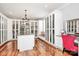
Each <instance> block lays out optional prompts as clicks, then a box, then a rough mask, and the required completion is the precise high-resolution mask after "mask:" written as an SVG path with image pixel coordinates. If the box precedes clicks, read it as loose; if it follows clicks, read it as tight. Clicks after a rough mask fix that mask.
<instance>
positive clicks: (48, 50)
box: [0, 39, 70, 56]
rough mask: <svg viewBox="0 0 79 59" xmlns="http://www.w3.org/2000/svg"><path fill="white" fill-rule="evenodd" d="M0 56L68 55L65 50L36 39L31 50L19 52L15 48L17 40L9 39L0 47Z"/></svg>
mask: <svg viewBox="0 0 79 59" xmlns="http://www.w3.org/2000/svg"><path fill="white" fill-rule="evenodd" d="M0 56H70V55H69V54H68V53H67V52H64V53H63V52H62V51H61V50H59V49H57V48H55V47H52V46H51V45H48V44H47V43H46V44H45V42H43V41H41V40H39V39H37V40H36V41H35V47H34V49H32V50H26V51H22V52H19V51H18V50H17V41H16V40H11V41H9V42H7V43H6V44H5V45H3V46H2V47H0Z"/></svg>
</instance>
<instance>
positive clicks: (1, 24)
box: [0, 14, 8, 44]
mask: <svg viewBox="0 0 79 59" xmlns="http://www.w3.org/2000/svg"><path fill="white" fill-rule="evenodd" d="M7 35H8V34H7V18H6V17H4V16H3V15H2V14H0V44H2V43H4V42H5V41H7Z"/></svg>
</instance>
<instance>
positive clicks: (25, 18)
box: [22, 9, 29, 21]
mask: <svg viewBox="0 0 79 59" xmlns="http://www.w3.org/2000/svg"><path fill="white" fill-rule="evenodd" d="M24 12H25V15H24V18H22V20H27V21H28V20H29V19H28V18H27V14H26V13H27V10H26V9H25V10H24Z"/></svg>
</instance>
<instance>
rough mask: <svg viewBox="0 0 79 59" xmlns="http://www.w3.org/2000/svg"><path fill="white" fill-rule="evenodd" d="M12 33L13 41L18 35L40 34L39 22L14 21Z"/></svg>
mask: <svg viewBox="0 0 79 59" xmlns="http://www.w3.org/2000/svg"><path fill="white" fill-rule="evenodd" d="M12 33H13V39H16V38H17V36H18V35H29V34H34V35H35V36H37V34H38V21H36V20H30V21H28V22H27V21H26V20H13V21H12Z"/></svg>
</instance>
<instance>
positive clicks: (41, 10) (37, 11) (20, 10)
mask: <svg viewBox="0 0 79 59" xmlns="http://www.w3.org/2000/svg"><path fill="white" fill-rule="evenodd" d="M64 4H65V3H0V12H1V13H3V14H4V15H6V16H7V17H9V18H13V19H22V18H23V17H24V10H25V9H27V17H28V18H30V19H38V18H42V17H44V16H46V15H48V14H49V13H51V12H52V11H53V10H55V9H57V8H60V7H61V6H63V5H64Z"/></svg>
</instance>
